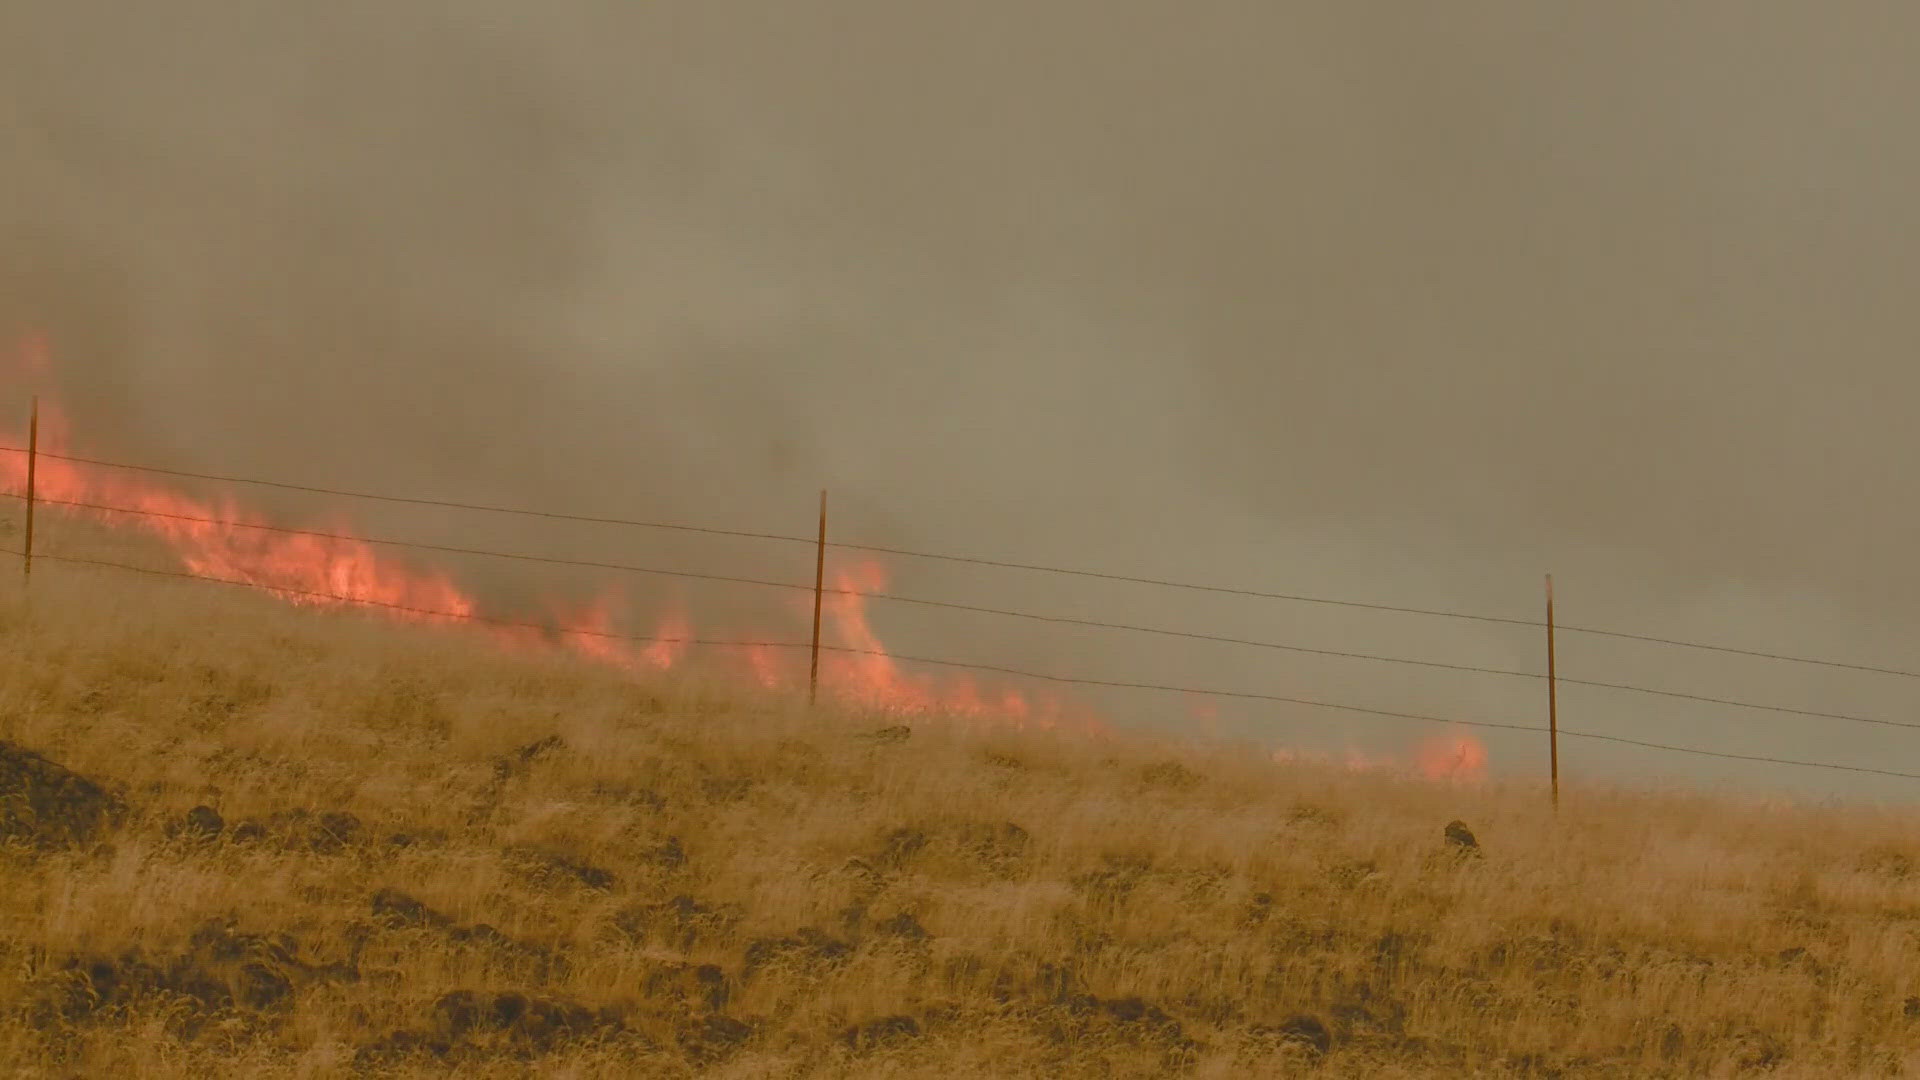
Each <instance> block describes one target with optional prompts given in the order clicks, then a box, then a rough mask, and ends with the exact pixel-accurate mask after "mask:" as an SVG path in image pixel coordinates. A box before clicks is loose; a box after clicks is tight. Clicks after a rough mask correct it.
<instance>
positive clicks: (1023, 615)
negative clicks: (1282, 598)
mask: <svg viewBox="0 0 1920 1080" xmlns="http://www.w3.org/2000/svg"><path fill="white" fill-rule="evenodd" d="M36 501H38V502H41V503H44V504H45V505H49V506H65V507H73V508H78V509H83V510H96V511H104V512H107V513H114V514H132V515H137V516H141V517H152V518H162V519H167V520H173V521H184V522H190V523H193V524H201V525H217V526H221V527H223V528H239V529H258V530H261V531H264V532H272V533H281V534H284V535H290V536H304V537H311V538H315V539H325V540H337V541H341V542H344V543H361V544H381V545H386V546H392V547H402V548H412V549H416V550H421V551H434V552H441V553H447V554H458V555H478V556H485V557H489V558H497V559H514V560H518V561H522V562H535V563H545V564H550V565H556V566H572V567H583V568H588V569H595V570H613V571H624V572H628V573H636V574H656V575H664V576H669V577H681V578H693V579H696V580H703V581H720V582H727V583H731V584H742V585H761V586H767V587H771V588H780V589H789V590H797V591H802V592H812V591H813V586H811V585H801V584H797V583H793V582H783V581H767V580H764V579H760V578H745V577H734V576H728V575H723V574H703V573H695V572H693V571H687V570H665V569H661V568H658V567H648V566H635V565H632V564H627V563H606V562H594V561H590V560H585V559H562V558H556V557H552V556H546V555H527V554H522V553H519V552H510V551H492V550H488V549H484V548H468V547H452V546H448V545H445V544H428V543H421V542H417V541H412V540H395V539H391V538H384V537H371V536H352V535H348V534H345V533H333V532H324V531H321V530H316V529H295V528H290V527H287V526H281V525H267V524H263V523H259V522H251V521H236V520H232V519H226V518H209V517H200V516H197V515H192V514H176V513H171V512H168V511H162V510H145V509H140V508H136V507H129V506H111V505H108V504H105V503H92V502H81V501H77V500H72V499H42V500H36ZM822 591H823V592H825V593H828V594H831V595H834V596H858V597H863V598H865V599H868V600H883V601H889V602H892V603H897V604H911V605H916V606H920V607H931V608H942V609H945V610H949V611H966V612H972V613H975V614H981V615H997V616H1002V617H1005V618H1013V619H1026V620H1029V621H1034V622H1046V623H1055V624H1060V625H1068V626H1081V627H1088V628H1093V629H1101V630H1119V631H1125V632H1130V633H1137V634H1153V635H1158V636H1161V637H1171V638H1184V639H1187V640H1192V641H1207V642H1215V643H1221V644H1229V645H1244V646H1249V647H1252V648H1260V649H1276V650H1280V651H1284V652H1296V653H1307V654H1312V655H1316V656H1333V657H1341V658H1344V659H1350V660H1370V661H1375V662H1379V663H1388V664H1408V665H1412V666H1416V667H1429V668H1443V669H1446V670H1449V671H1465V672H1474V673H1479V674H1484V675H1505V676H1511V677H1519V678H1529V679H1540V678H1545V676H1543V675H1538V674H1536V673H1534V672H1529V671H1511V670H1508V669H1505V668H1491V667H1477V666H1474V665H1470V664H1449V663H1444V662H1441V661H1437V660H1417V659H1412V658H1408V657H1397V656H1381V655H1377V654H1374V653H1362V652H1347V651H1341V650H1336V649H1320V648H1314V647H1312V646H1307V645H1291V644H1286V643H1283V642H1274V641H1260V640H1256V639H1252V638H1240V637H1230V636H1226V635H1222V634H1205V633H1200V632H1198V631H1189V630H1172V629H1168V628H1165V627H1158V626H1140V625H1136V624H1133V623H1120V622H1108V621H1104V620H1100V619H1085V618H1080V617H1077V616H1070V615H1046V614H1042V613H1039V612H1032V611H1018V610H1014V609H1011V608H996V607H987V606H984V605H980V604H963V603H958V602H956V601H949V600H933V599H929V598H926V597H918V596H904V595H901V594H898V593H886V592H870V593H869V592H860V591H858V590H854V589H843V588H830V589H823V590H822Z"/></svg>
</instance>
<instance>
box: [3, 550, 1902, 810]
mask: <svg viewBox="0 0 1920 1080" xmlns="http://www.w3.org/2000/svg"><path fill="white" fill-rule="evenodd" d="M22 554H23V553H22V552H19V551H10V550H7V549H0V555H12V556H16V557H18V556H20V555H22ZM38 557H39V558H41V559H45V560H49V561H53V562H62V563H69V564H74V565H83V566H93V567H100V568H109V569H117V570H126V571H131V572H134V573H139V574H146V575H151V576H156V577H163V578H171V579H175V580H187V581H196V582H203V583H208V584H218V585H229V586H240V587H244V588H248V589H253V590H260V591H269V592H278V593H283V594H289V595H296V596H304V597H307V598H310V599H316V600H330V601H337V602H340V603H345V604H356V605H362V606H368V607H377V608H381V609H384V610H394V611H400V612H405V613H409V614H418V615H425V616H431V617H437V618H444V619H447V620H450V621H456V622H471V623H477V624H481V625H490V626H498V627H504V628H509V629H524V630H537V631H541V632H544V633H549V634H556V635H561V636H586V637H594V638H604V639H613V640H620V641H628V642H636V643H639V642H646V643H658V642H670V643H675V644H684V645H697V646H711V647H723V648H779V649H807V648H810V647H811V643H810V642H804V641H745V640H733V639H704V638H683V637H670V636H663V635H639V634H619V633H613V632H610V631H594V630H569V629H564V628H559V627H554V626H552V625H550V624H546V623H532V622H523V621H515V620H507V619H498V618H493V617H489V616H482V615H473V614H470V613H464V612H453V611H442V610H434V609H430V608H416V607H410V606H408V605H404V604H394V603H389V602H386V601H379V600H369V599H365V598H362V597H355V596H347V595H343V594H339V593H326V592H317V591H314V590H309V589H294V588H283V587H280V586H274V585H265V584H261V583H259V582H254V581H245V580H239V579H234V578H219V577H213V576H210V575H206V574H195V573H191V572H187V571H179V570H160V569H155V568H151V567H143V566H135V565H133V564H131V563H120V562H113V561H110V560H105V559H88V558H82V557H79V556H72V555H49V554H44V553H43V554H41V555H39V556H38ZM819 647H820V649H821V650H822V651H829V652H836V653H841V654H846V655H854V656H875V657H887V658H889V659H892V660H895V661H899V662H904V663H913V664H927V665H932V666H937V667H948V668H958V669H963V670H968V671H985V672H992V673H995V674H1000V675H1010V676H1015V677H1018V678H1026V679H1034V680H1038V681H1043V682H1051V683H1059V684H1065V685H1073V686H1095V687H1105V688H1115V689H1127V690H1154V691H1162V692H1168V693H1176V694H1183V695H1192V696H1201V697H1217V698H1228V699H1233V700H1246V701H1264V702H1275V703H1281V704H1291V705H1304V706H1308V707H1312V708H1321V709H1331V710H1336V711H1340V712H1351V713H1359V714H1363V715H1367V716H1378V717H1385V718H1388V719H1399V720H1414V721H1420V722H1426V723H1436V724H1446V725H1450V726H1459V727H1471V728H1483V729H1497V730H1504V731H1524V732H1538V733H1543V734H1544V733H1545V732H1546V731H1547V729H1546V728H1544V727H1540V726H1538V725H1535V724H1509V723H1501V722H1498V721H1492V720H1462V719H1458V718H1454V717H1444V716H1431V715H1427V714H1423V713H1408V712H1398V711H1394V710H1389V709H1375V708H1370V707H1367V706H1362V705H1353V704H1348V703H1345V702H1332V701H1318V700H1314V699H1310V698H1298V697H1291V696H1286V695H1281V694H1263V693H1255V692H1250V691H1237V690H1220V689H1213V688H1206V687H1190V686H1173V685H1167V684H1161V683H1143V682H1127V681H1121V680H1113V679H1089V678H1077V677H1072V676H1065V675H1053V674H1048V673H1045V672H1037V671H1027V670H1024V669H1020V668H1012V667H1005V666H1001V665H996V664H977V663H970V662H965V661H959V660H948V659H944V658H938V657H926V656H908V655H903V654H898V653H888V652H885V651H883V650H879V649H860V648H854V647H851V646H839V645H827V644H824V643H823V644H821V645H820V646H819ZM1560 734H1562V735H1565V736H1568V737H1570V738H1578V739H1591V740H1595V741H1599V742H1611V743H1619V744H1622V745H1626V746H1636V747H1642V748H1645V749H1652V750H1661V751H1666V752H1669V753H1677V754H1690V755H1694V756H1699V757H1711V758H1722V759H1727V760H1733V761H1751V762H1761V763H1766V764H1774V765H1794V766H1800V767H1804V768H1814V769H1829V770H1836V771H1840V772H1851V773H1863V774H1871V775H1876V776H1890V777H1897V778H1900V779H1908V780H1920V773H1908V772H1899V771H1896V770H1892V769H1876V768H1870V767H1867V766H1861V765H1842V764H1837V763H1834V762H1825V761H1803V760H1800V759H1797V758H1780V757H1767V756H1763V755H1757V754H1734V753H1727V752H1724V751H1719V750H1707V749H1703V748H1700V747H1691V746H1675V745H1672V744H1668V743H1656V742H1648V741H1645V740H1641V739H1630V738H1626V737H1624V736H1619V735H1605V734H1601V733H1599V732H1591V731H1579V730H1575V729H1571V728H1566V727H1562V728H1561V729H1560Z"/></svg>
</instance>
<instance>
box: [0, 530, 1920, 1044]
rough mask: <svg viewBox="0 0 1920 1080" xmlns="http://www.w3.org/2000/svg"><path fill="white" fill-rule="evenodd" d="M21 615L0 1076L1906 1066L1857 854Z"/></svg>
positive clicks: (236, 626)
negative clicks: (1463, 836)
mask: <svg viewBox="0 0 1920 1080" xmlns="http://www.w3.org/2000/svg"><path fill="white" fill-rule="evenodd" d="M33 591H34V595H33V597H32V604H31V608H29V607H28V606H27V605H25V604H23V603H22V602H21V601H20V599H19V596H18V591H17V589H15V588H13V587H9V589H8V590H7V592H8V596H7V598H6V599H5V600H4V601H0V644H3V645H4V649H3V650H0V740H4V741H5V744H6V745H4V746H0V834H4V836H5V838H6V839H5V843H4V845H0V1010H3V1011H0V1063H4V1064H5V1066H6V1067H7V1069H8V1071H9V1072H10V1073H17V1074H19V1075H25V1076H49V1077H51V1076H79V1075H86V1076H94V1075H112V1074H120V1075H129V1076H143V1077H169V1076H205V1075H247V1076H315V1077H318V1076H348V1075H365V1074H380V1075H402V1076H442V1075H455V1074H458V1075H461V1076H513V1075H524V1074H525V1073H526V1071H527V1070H528V1069H529V1068H533V1069H536V1070H537V1071H539V1072H541V1073H543V1074H553V1075H575V1076H626V1075H647V1076H680V1075H694V1074H701V1075H713V1076H740V1077H746V1076H803V1075H804V1076H922V1075H929V1074H938V1075H944V1076H950V1077H956V1078H958V1077H976V1076H977V1077H1000V1076H1023V1075H1032V1076H1161V1075H1186V1076H1193V1077H1239V1076H1249V1075H1271V1076H1289V1075H1312V1076H1323V1077H1347V1076H1351V1077H1361V1076H1368V1077H1380V1076H1468V1075H1474V1076H1566V1077H1572V1076H1618V1077H1628V1076H1632V1077H1643V1076H1722V1075H1724V1076H1733V1075H1746V1074H1753V1073H1759V1072H1768V1073H1769V1074H1770V1075H1774V1076H1808V1077H1812V1076H1820V1077H1831V1076H1836V1075H1848V1076H1854V1075H1862V1076H1864V1075H1900V1074H1901V1073H1902V1070H1903V1069H1906V1070H1909V1071H1910V1070H1912V1069H1913V1068H1914V1067H1915V1066H1916V1064H1920V985H1916V984H1917V983H1920V939H1916V931H1920V876H1916V868H1920V840H1916V838H1915V837H1913V835H1912V833H1911V830H1910V829H1909V828H1907V826H1906V825H1905V823H1904V822H1902V821H1900V820H1897V819H1896V818H1895V817H1894V816H1892V815H1891V814H1884V813H1874V812H1869V811H1851V812H1846V813H1842V812H1840V811H1812V810H1804V809H1802V810H1791V809H1768V808H1765V807H1760V806H1739V805H1733V804H1729V803H1725V802H1715V801H1711V800H1707V799H1701V798H1688V797H1683V796H1670V795H1654V794H1640V795H1635V794H1631V793H1614V794H1609V793H1602V792H1592V791H1580V790H1574V791H1571V792H1569V795H1568V798H1567V803H1566V806H1565V807H1564V808H1563V810H1562V811H1561V812H1560V814H1559V815H1558V816H1557V817H1556V816H1555V815H1553V814H1551V813H1549V812H1548V811H1547V809H1546V807H1545V805H1544V799H1543V793H1542V792H1541V791H1539V790H1538V789H1537V788H1535V787H1531V786H1526V787H1514V788H1502V787H1499V786H1497V785H1496V786H1486V787H1479V788H1461V787H1452V786H1444V785H1433V784H1426V783H1421V782H1415V781H1406V780H1394V779H1391V778H1387V777H1382V776H1369V775H1355V774H1351V773H1347V772H1342V771H1338V770H1327V769H1319V768H1312V767H1285V768H1281V767H1276V766H1274V765H1272V764H1269V763H1265V762H1262V761H1259V760H1256V759H1254V758H1253V757H1252V756H1251V755H1240V756H1236V755H1235V754H1234V753H1233V752H1232V751H1231V750H1230V749H1218V750H1207V749H1205V748H1185V749H1178V748H1168V747H1154V746H1150V745H1147V744H1145V743H1144V742H1141V741H1139V740H1132V741H1128V740H1123V739H1117V738H1116V739H1109V740H1104V741H1100V742H1088V741H1084V740H1070V739H1056V738H1053V737H1050V736H1048V735H1045V734H1043V733H1021V732H1017V731H1013V730H971V731H970V730H964V729H962V728H961V727H960V726H958V725H954V724H951V723H946V722H942V721H940V720H938V719H935V718H917V719H913V720H911V721H905V722H903V720H902V719H901V718H898V717H883V716H851V715H842V714H833V713H824V712H823V713H819V714H811V713H809V712H808V711H807V710H805V709H804V708H802V707H800V706H798V705H797V704H795V703H794V702H791V701H786V700H775V699H768V698H756V697H754V696H752V695H751V694H750V693H745V692H741V691H738V690H736V689H733V688H725V687H714V686H702V685H700V684H699V683H697V682H694V681H689V680H686V679H681V680H679V681H673V682H663V683H659V684H636V683H634V682H631V681H628V680H625V679H622V678H620V677H617V676H615V675H613V674H611V673H608V672H606V671H603V670H598V669H594V668H591V667H588V666H585V665H584V664H583V663H580V662H576V661H568V660H565V659H560V658H553V657H546V656H509V655H506V654H504V653H502V652H501V651H500V649H499V648H498V647H496V646H494V645H491V644H489V643H487V642H485V641H483V640H481V639H478V638H476V637H473V636H470V635H467V634H464V633H450V632H444V631H428V630H424V629H407V628H399V627H392V626H387V625H383V624H379V623H374V622H369V621H365V620H362V619H358V618H354V617H350V616H336V615H328V614H323V613H315V612H302V611H292V610H287V609H282V608H279V607H277V606H276V605H275V604H274V603H273V602H271V601H268V600H265V599H262V598H258V597H252V596H248V595H242V594H238V593H236V592H233V591H223V590H220V589H217V588H213V587H208V586H199V585H193V584H186V583H168V582H146V581H143V580H139V579H130V578H129V576H127V575H117V576H116V575H112V574H110V573H109V572H103V571H85V570H79V569H51V568H50V569H49V570H48V571H45V572H43V573H38V574H36V580H35V581H34V583H33ZM903 723H905V724H906V726H899V725H902V724H903ZM36 755H39V756H36ZM65 770H71V771H72V772H71V775H69V774H68V773H66V772H65ZM202 807H203V808H204V809H196V808H202ZM1454 819H1461V820H1462V821H1464V822H1465V823H1466V825H1467V826H1468V827H1469V828H1470V829H1471V831H1472V832H1473V833H1474V834H1476V835H1477V847H1468V846H1466V845H1464V844H1461V843H1458V842H1455V841H1453V840H1450V839H1448V838H1447V837H1446V836H1445V835H1444V830H1445V827H1446V826H1447V825H1448V823H1449V822H1450V821H1452V820H1454Z"/></svg>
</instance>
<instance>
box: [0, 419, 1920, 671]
mask: <svg viewBox="0 0 1920 1080" xmlns="http://www.w3.org/2000/svg"><path fill="white" fill-rule="evenodd" d="M0 452H4V453H16V454H25V453H28V448H26V447H19V446H4V445H0ZM38 456H40V457H44V458H50V459H53V460H57V461H67V462H73V463H76V464H83V465H95V466H99V467H102V468H110V469H126V470H130V471H134V472H145V473H152V474H156V475H160V476H175V477H183V478H187V479H194V480H212V481H217V482H221V483H230V484H250V485H254V486H258V487H271V488H279V489H282V490H286V491H298V492H305V493H308V494H317V495H332V496H338V497H342V498H352V499H366V500H372V501H377V502H388V503H401V504H411V505H416V506H432V507H440V508H444V509H456V510H471V511H479V512H483V513H494V514H509V515H516V516H521V517H534V518H545V519H549V520H556V521H573V522H581V523H586V524H597V525H620V526H627V527H633V528H646V529H666V530H673V531H678V532H688V533H696V534H701V535H708V536H731V537H739V538H746V539H756V540H778V541H783V542H788V543H797V544H814V543H816V540H815V539H814V538H809V537H804V536H793V535H787V534H784V533H772V532H754V531H748V530H740V529H720V528H713V527H708V526H700V525H687V524H682V523H676V522H661V521H642V520H637V519H631V518H617V517H602V516H593V515H587V514H568V513H559V512H555V511H548V510H534V509H530V508H525V507H509V506H495V505H488V504H484V503H467V502H455V501H451V500H445V499H425V498H417V497H409V496H400V495H383V494H376V493H372V492H365V491H351V490H347V489H343V488H328V487H318V486H313V485H306V484H292V483H286V482H283V481H278V480H262V479H259V478H255V477H241V476H223V475H219V474H215V473H202V472H191V471H188V470H184V469H165V468H159V467H157V466H152V465H135V464H131V463H128V462H121V461H107V460H104V459H101V458H88V457H78V456H75V455H70V454H56V453H49V452H47V451H45V450H41V451H39V452H38ZM16 497H17V496H16ZM826 546H827V547H831V548H838V549H840V550H843V551H864V552H869V553H873V554H881V555H895V556H901V557H906V558H915V559H929V560H937V561H944V562H953V563H963V564H969V565H977V566H989V567H996V568H1000V569H1012V570H1026V571H1032V572H1036V573H1047V574H1058V575H1065V576H1071V577H1083V578H1092V579H1097V580H1103V581H1118V582H1126V583H1129V584H1137V585H1152V586H1158V587H1163V588H1173V589H1185V590H1189V591H1194V592H1207V593H1216V594H1222V595H1229V596H1244V597H1251V598H1255V599H1264V600H1285V601H1291V602H1295V603H1304V604H1323V605H1329V606H1334V607H1348V608H1357V609H1362V610H1368V611H1386V612H1394V613H1398V614H1406V615H1428V616H1434V617H1439V618H1449V619H1463V620H1469V621H1473V622H1483V623H1492V624H1500V625H1509V626H1526V627H1536V628H1537V627H1544V626H1545V625H1546V624H1545V623H1544V622H1542V621H1540V620H1538V619H1522V618H1511V617H1506V616H1498V615H1481V614H1476V613H1472V612H1464V611H1450V610H1446V609H1441V608H1421V607H1408V606H1402V605H1395V604H1382V603H1372V602H1367V601H1359V600H1343V599H1337V598H1333V597H1324V596H1308V595H1303V594H1295V593H1282V592H1268V591H1262V590H1258V589H1247V588H1235V587H1232V586H1225V585H1206V584H1199V583H1195V582H1186V581H1174V580H1171V579H1165V578H1154V577H1144V576H1135V575H1130V574H1114V573H1107V572H1104V571H1098V570H1084V569H1076V568H1071V567H1059V566H1045V565H1041V564H1037V563H1023V562H1014V561H1009V560H1001V559H986V558H979V557H974V556H966V555H950V554H944V553H939V552H928V551H915V550H912V549H909V548H897V547H885V546H880V545H873V544H855V543H847V542H840V541H829V542H828V543H827V545H826ZM782 587H788V586H784V585H783V586H782ZM793 587H800V588H804V586H793ZM1556 629H1557V630H1559V631H1560V632H1561V633H1573V634H1588V635H1592V636H1595V637H1608V638H1616V639H1620V640H1625V641H1638V642H1642V643H1647V644H1654V645H1665V646H1670V647H1674V648H1685V649H1699V650H1704V651H1708V652H1718V653H1725V654H1730V655H1734V656H1747V657H1753V658H1756V659H1762V660H1774V661H1781V662H1786V663H1795V664H1809V665H1813V666H1816V667H1827V668H1837V669H1841V670H1846V671H1860V672H1868V673H1872V674H1878V675H1895V676H1899V677H1901V678H1908V679H1920V671H1913V670H1907V669H1902V668H1892V667H1882V666H1876V665H1872V664H1859V663H1850V662H1847V661H1842V660H1828V659H1822V658H1817V657H1809V656H1798V655H1795V654H1791V653H1783V652H1769V651H1765V650H1760V649H1744V648H1738V647H1735V646H1731V645H1720V644H1715V643H1712V642H1703V641H1694V640H1689V639H1685V638H1672V637H1662V636H1658V635H1652V634H1636V633H1630V632H1627V631H1621V630H1607V629H1603V628H1600V627H1592V626H1572V625H1567V624H1564V623H1563V624H1560V625H1558V626H1557V627H1556Z"/></svg>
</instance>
